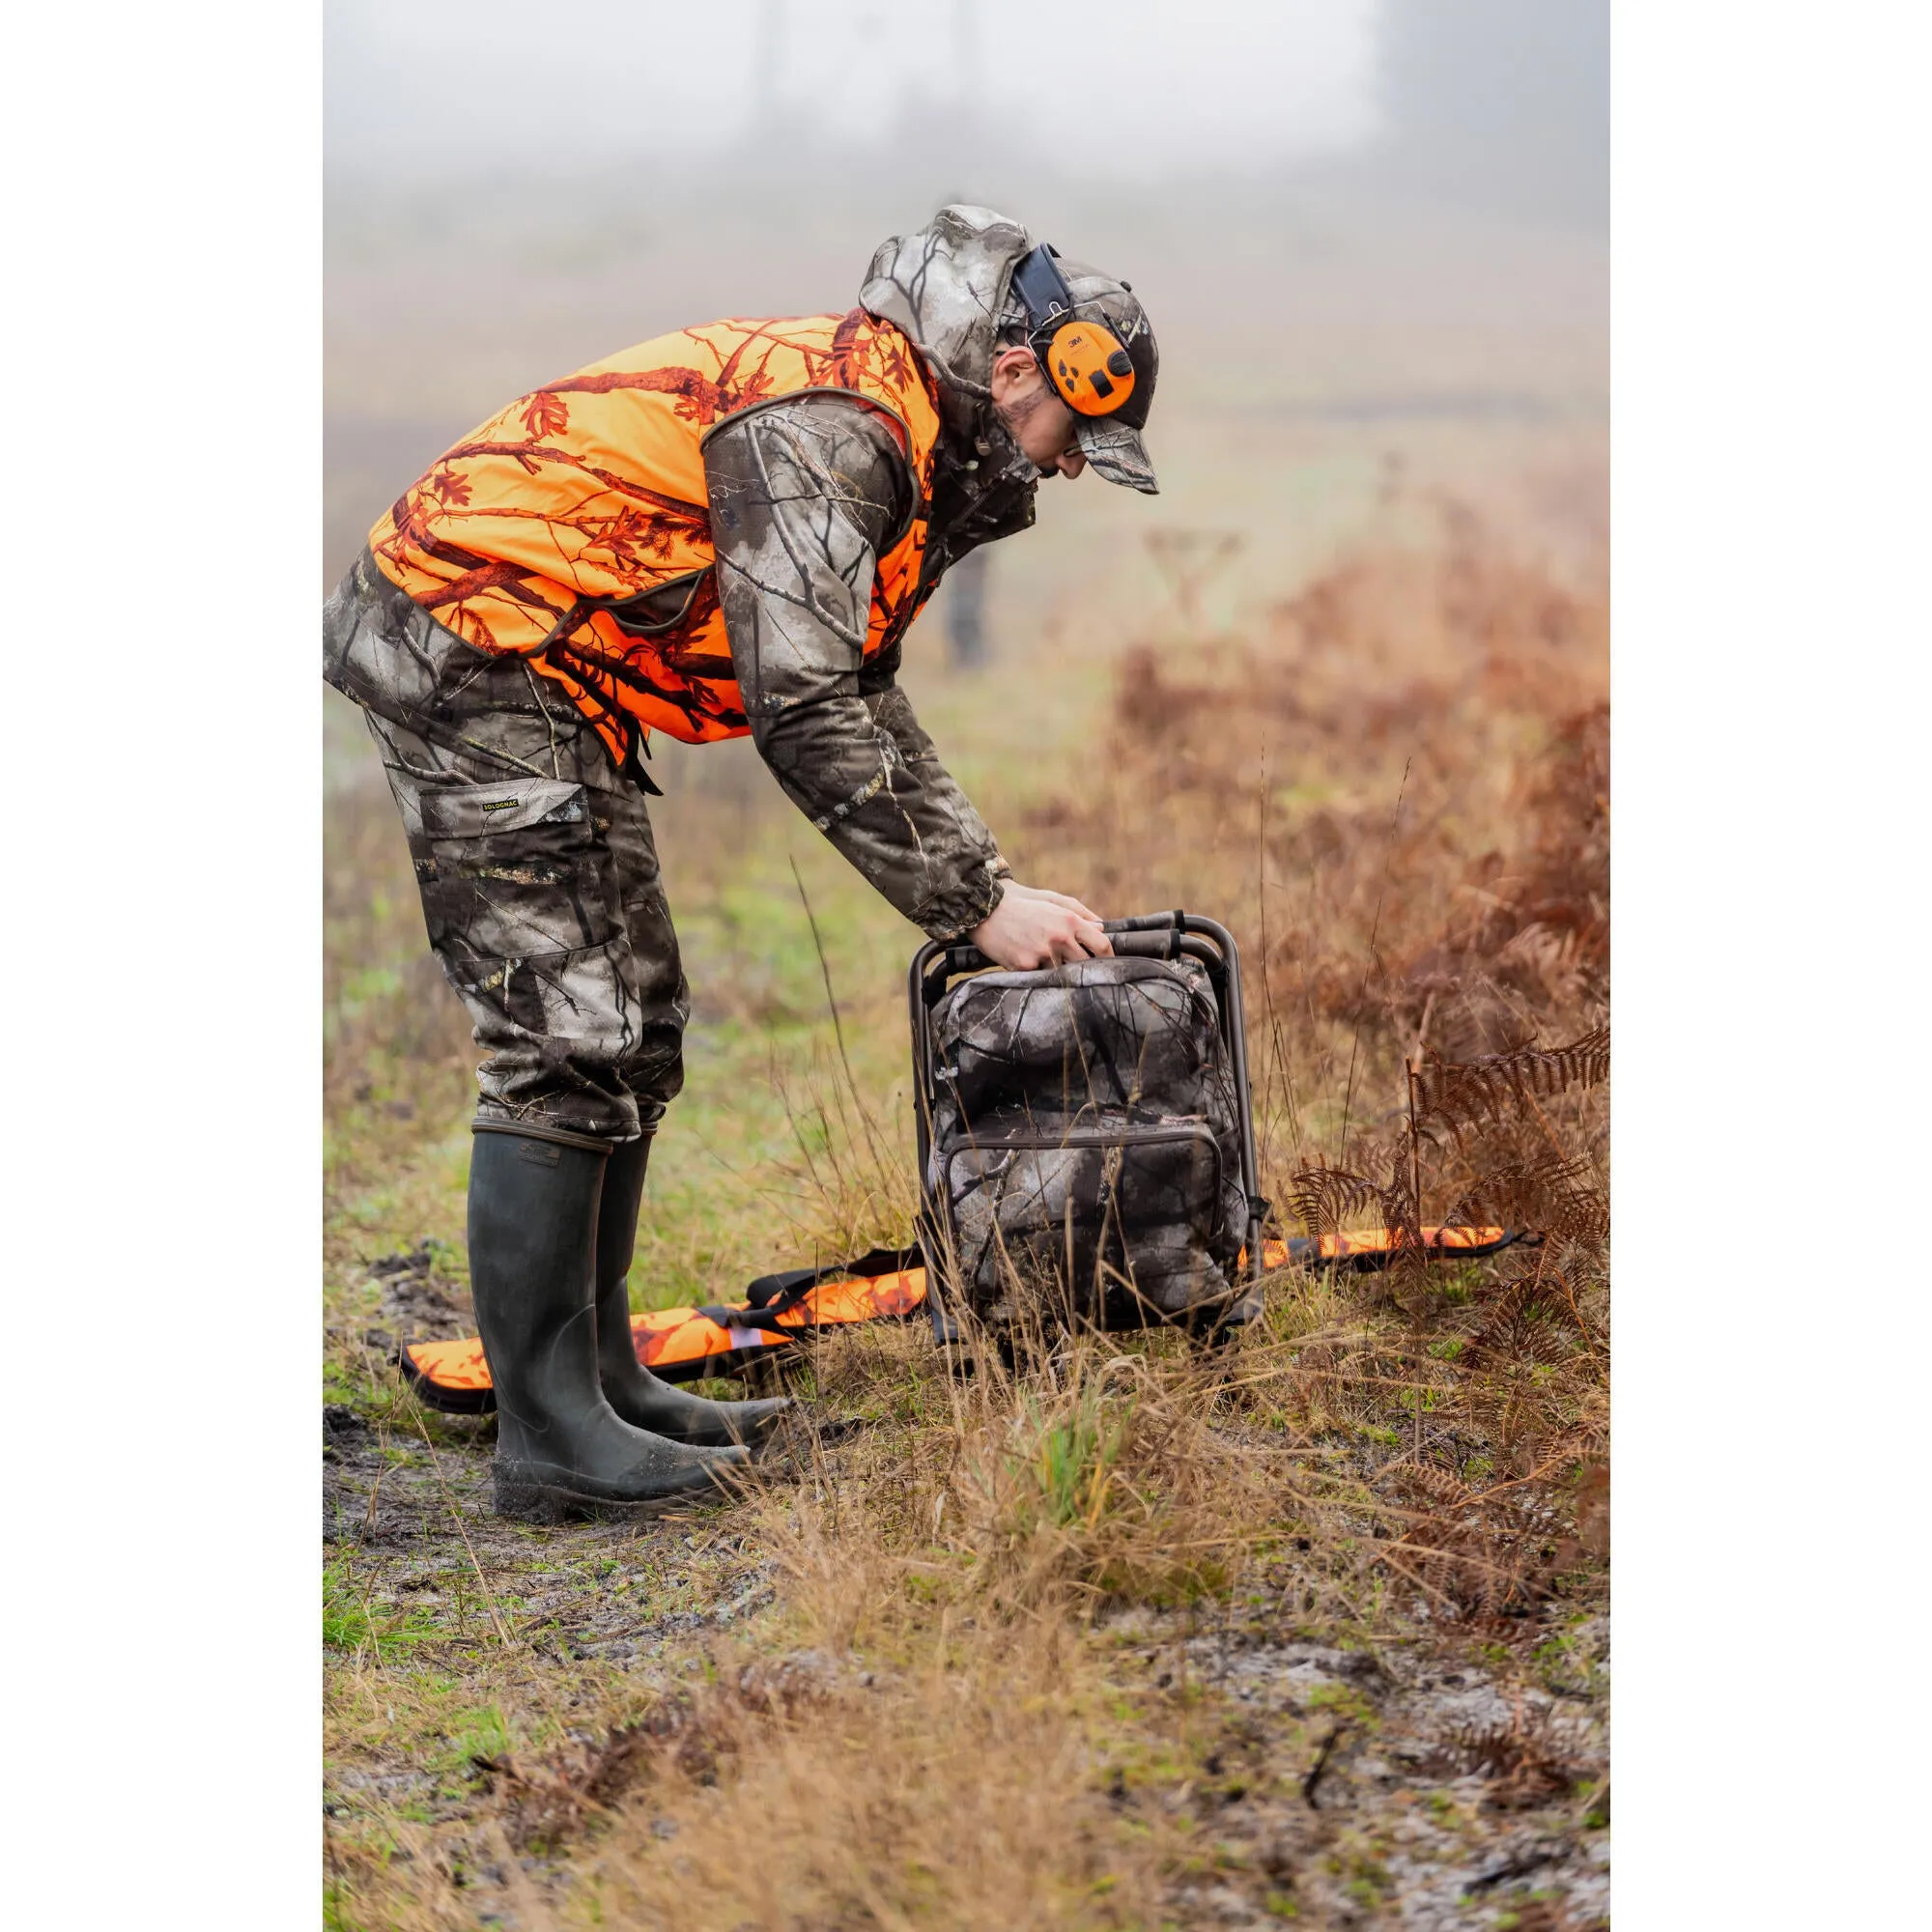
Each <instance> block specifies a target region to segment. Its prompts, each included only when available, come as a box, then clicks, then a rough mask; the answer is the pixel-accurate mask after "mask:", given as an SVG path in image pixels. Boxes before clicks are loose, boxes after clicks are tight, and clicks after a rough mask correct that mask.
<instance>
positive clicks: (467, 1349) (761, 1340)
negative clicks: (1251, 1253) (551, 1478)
mask: <svg viewBox="0 0 1932 1932" xmlns="http://www.w3.org/2000/svg"><path fill="white" fill-rule="evenodd" d="M1503 1234H1504V1230H1502V1229H1501V1228H1425V1229H1423V1231H1422V1238H1423V1241H1424V1243H1425V1245H1427V1246H1428V1247H1430V1248H1434V1249H1436V1250H1438V1251H1440V1250H1456V1249H1468V1248H1486V1247H1492V1246H1494V1245H1495V1243H1496V1242H1498V1241H1500V1240H1501V1239H1502V1238H1503ZM1397 1245H1398V1243H1397V1240H1396V1237H1395V1236H1393V1235H1391V1234H1390V1233H1389V1231H1388V1230H1387V1229H1386V1228H1378V1229H1375V1230H1373V1231H1371V1232H1368V1233H1364V1234H1357V1235H1323V1236H1321V1243H1320V1254H1321V1259H1322V1260H1323V1261H1341V1260H1345V1259H1346V1258H1347V1257H1348V1256H1350V1255H1369V1254H1389V1253H1391V1252H1393V1251H1394V1249H1395V1248H1396V1247H1397ZM1242 1259H1243V1261H1245V1259H1246V1256H1245V1254H1243V1256H1242ZM1293 1259H1294V1255H1293V1250H1292V1248H1291V1247H1290V1244H1289V1243H1288V1242H1287V1241H1268V1242H1265V1243H1264V1245H1263V1248H1262V1264H1263V1265H1264V1267H1268V1268H1278V1267H1286V1266H1288V1264H1289V1263H1290V1262H1291V1261H1292V1260H1293ZM924 1301H925V1270H924V1269H923V1268H907V1269H906V1270H905V1271H904V1272H903V1273H900V1274H882V1275H874V1276H865V1275H854V1276H852V1277H850V1278H849V1279H847V1280H842V1281H825V1282H820V1283H819V1285H818V1286H817V1287H816V1288H813V1289H810V1290H808V1291H807V1293H806V1294H805V1296H804V1298H803V1299H802V1300H800V1301H799V1302H798V1304H797V1305H796V1306H795V1307H792V1308H787V1309H786V1310H785V1311H784V1312H783V1313H782V1314H781V1315H779V1316H777V1317H775V1318H774V1319H775V1320H776V1321H777V1322H778V1324H779V1326H780V1327H781V1328H783V1329H787V1330H793V1331H796V1330H799V1329H803V1328H827V1327H836V1326H840V1325H842V1324H844V1323H847V1322H853V1321H878V1320H880V1319H882V1318H893V1317H899V1318H902V1317H904V1316H907V1315H911V1314H913V1313H914V1312H915V1311H916V1310H918V1309H919V1308H920V1307H922V1306H923V1303H924ZM723 1312H724V1313H725V1314H727V1315H729V1314H735V1313H739V1312H743V1313H745V1314H748V1315H749V1314H753V1312H754V1311H753V1309H752V1307H751V1304H750V1303H749V1302H740V1303H738V1304H737V1305H736V1307H726V1308H725V1310H724V1311H723ZM631 1335H632V1339H633V1340H634V1341H635V1342H636V1344H637V1348H638V1359H639V1361H640V1362H642V1363H643V1365H644V1366H645V1367H646V1368H647V1369H667V1370H668V1369H672V1368H683V1367H685V1366H686V1365H688V1364H689V1363H692V1362H701V1361H704V1360H707V1359H708V1358H709V1357H711V1356H713V1355H730V1354H737V1353H742V1352H743V1351H744V1350H748V1349H782V1348H786V1347H788V1346H789V1344H790V1340H791V1337H790V1335H789V1334H775V1333H773V1331H772V1330H771V1329H769V1328H754V1327H750V1326H741V1325H740V1324H739V1323H737V1322H718V1321H713V1320H712V1319H711V1317H710V1316H708V1315H705V1314H703V1313H701V1312H700V1311H699V1310H697V1309H696V1308H658V1309H653V1310H651V1311H650V1312H649V1313H647V1314H644V1315H634V1316H632V1317H631ZM404 1352H405V1354H407V1355H408V1356H409V1359H410V1362H411V1365H412V1367H413V1368H414V1369H415V1372H416V1374H417V1375H419V1376H420V1377H422V1378H423V1379H424V1380H425V1381H429V1382H434V1383H435V1384H436V1386H437V1387H439V1388H443V1389H450V1390H462V1391H465V1392H472V1391H473V1392H477V1393H480V1392H481V1391H482V1390H484V1389H487V1388H488V1387H489V1386H490V1365H489V1364H488V1363H487V1362H486V1361H485V1360H484V1359H483V1344H482V1343H481V1342H480V1341H478V1340H477V1338H476V1337H475V1336H473V1335H468V1336H465V1337H464V1338H463V1339H462V1340H460V1341H455V1342H412V1343H411V1344H410V1345H409V1346H408V1348H407V1349H406V1350H404Z"/></svg>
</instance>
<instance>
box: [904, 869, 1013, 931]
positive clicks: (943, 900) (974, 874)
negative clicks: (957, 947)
mask: <svg viewBox="0 0 1932 1932" xmlns="http://www.w3.org/2000/svg"><path fill="white" fill-rule="evenodd" d="M1011 876H1012V873H1011V871H1010V869H1009V867H1007V864H1006V862H1005V861H1004V860H1003V859H1002V858H1001V857H1000V855H999V854H998V853H997V852H996V853H994V854H993V855H992V856H991V857H990V858H988V859H985V860H983V861H982V862H981V863H980V865H979V866H978V867H975V868H974V869H973V870H972V871H970V872H968V873H967V874H966V876H965V877H964V878H963V879H961V880H960V881H959V883H958V885H957V887H956V888H955V889H954V890H952V891H951V892H948V893H946V894H945V895H942V896H937V897H934V898H930V899H928V900H927V901H926V902H925V904H924V905H923V906H922V907H921V908H920V909H919V911H918V912H917V913H916V914H915V915H914V917H913V923H914V924H915V925H917V926H918V927H919V928H920V930H921V931H922V932H923V933H924V934H925V936H926V937H927V938H928V939H949V940H950V939H963V938H964V937H965V935H966V934H967V933H969V932H971V931H972V930H973V928H974V927H975V926H976V925H978V924H979V923H980V921H982V920H983V919H985V918H986V917H987V915H988V914H989V913H991V911H992V910H993V908H994V907H995V906H996V905H998V904H999V902H1000V899H1001V897H1002V896H1003V895H1004V894H1005V892H1006V881H1007V880H1008V879H1009V878H1010V877H1011Z"/></svg>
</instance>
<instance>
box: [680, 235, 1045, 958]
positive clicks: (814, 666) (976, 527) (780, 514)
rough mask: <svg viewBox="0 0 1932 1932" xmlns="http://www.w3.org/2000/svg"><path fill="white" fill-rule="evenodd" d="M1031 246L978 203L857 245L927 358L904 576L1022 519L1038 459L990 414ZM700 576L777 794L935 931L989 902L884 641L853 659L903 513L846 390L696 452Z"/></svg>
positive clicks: (873, 305) (987, 850)
mask: <svg viewBox="0 0 1932 1932" xmlns="http://www.w3.org/2000/svg"><path fill="white" fill-rule="evenodd" d="M1031 246H1032V240H1031V238H1030V237H1029V236H1028V235H1027V233H1026V231H1025V230H1024V229H1022V228H1020V227H1019V226H1018V225H1017V224H1016V223H1013V222H1009V221H1006V220H1004V219H1003V218H1002V217H1000V216H998V215H994V214H991V213H989V212H987V211H985V210H980V209H963V208H962V209H946V210H943V211H942V212H941V213H940V214H939V215H938V216H936V217H935V218H934V220H933V221H932V222H931V223H930V224H928V226H927V227H926V228H924V229H921V230H919V231H917V232H916V233H915V234H913V235H910V236H906V237H897V236H895V237H894V238H893V239H892V240H891V241H887V242H886V243H884V244H883V246H882V247H881V248H880V249H879V251H878V253H877V254H876V255H875V256H874V258H873V262H872V268H871V270H870V273H869V274H868V277H867V283H866V286H865V289H864V292H863V295H862V300H863V301H864V302H865V305H866V306H867V309H869V310H871V311H872V312H873V313H874V314H877V315H882V316H884V317H885V319H886V320H888V321H889V322H892V323H894V324H895V326H896V327H899V328H901V329H902V330H904V331H905V333H906V334H907V336H908V337H909V338H910V339H911V340H912V342H913V344H914V347H915V348H916V349H917V350H919V352H920V353H921V355H922V356H923V357H924V359H925V360H926V363H927V366H928V367H929V368H930V369H931V371H932V374H933V377H934V380H935V382H936V383H937V384H938V387H939V394H940V406H941V416H942V421H943V423H944V425H945V427H944V430H943V433H942V435H941V438H940V442H939V445H938V448H937V451H936V452H935V458H934V466H933V478H932V502H931V510H930V520H929V526H928V530H927V535H926V547H925V555H924V561H923V567H922V573H921V582H922V584H923V586H925V587H927V588H929V587H930V586H931V585H932V584H934V583H936V582H938V580H939V578H940V577H941V576H942V575H943V574H944V572H945V571H946V569H947V568H948V566H949V565H951V564H952V563H954V562H956V561H957V560H958V559H959V558H960V557H962V556H964V555H965V554H967V553H968V552H969V551H971V550H974V549H975V548H977V547H978V546H979V545H980V544H982V543H988V542H992V541H994V540H995V539H997V538H999V537H1003V536H1008V535H1010V534H1012V533H1013V532H1014V531H1017V530H1022V529H1025V528H1027V527H1028V526H1030V525H1031V524H1032V522H1033V520H1034V492H1035V489H1036V487H1037V483H1038V471H1037V469H1035V468H1034V466H1033V464H1032V463H1030V462H1029V461H1028V460H1027V458H1026V456H1025V455H1024V454H1023V452H1022V451H1021V450H1020V448H1019V445H1018V444H1017V443H1016V442H1015V441H1014V440H1013V439H1012V437H1011V435H1010V434H1009V432H1008V430H1007V428H1006V426H1005V424H1004V423H1003V422H1002V421H1001V420H1000V418H999V415H998V413H997V412H995V410H994V409H993V407H992V400H991V396H990V394H989V392H988V390H987V388H986V384H987V383H988V381H989V380H990V377H991V373H992V362H993V357H994V355H995V354H996V351H997V342H998V334H999V325H1000V323H1001V321H1002V320H1003V317H1002V313H1001V311H1000V308H999V302H1000V299H1001V298H1002V295H1003V293H1004V288H1005V282H1006V278H1007V273H1008V270H1010V268H1011V265H1012V263H1013V262H1014V261H1016V260H1017V259H1018V258H1019V256H1020V255H1021V254H1023V253H1024V252H1025V251H1026V249H1027V248H1029V247H1031ZM704 469H705V481H706V485H707V488H708V490H709V494H710V499H711V531H712V542H713V544H714V546H715V548H716V552H717V558H718V563H717V569H718V589H719V597H720V601H721V602H722V604H723V607H724V611H725V632H726V636H727V637H728V639H729V640H730V646H731V660H732V667H733V669H734V670H735V672H736V674H737V680H738V688H739V691H740V693H741V694H742V696H743V699H744V706H745V714H746V717H747V719H748V720H749V722H750V724H751V727H752V736H753V741H754V742H755V744H756V745H757V748H758V751H759V753H760V754H761V755H762V756H763V758H764V759H765V762H766V763H767V764H768V765H769V766H770V768H771V770H772V773H773V775H774V776H775V777H776V778H777V780H778V781H779V783H780V784H781V786H782V787H783V789H784V791H785V793H786V795H787V796H788V797H789V798H790V799H791V801H792V802H793V804H795V805H796V806H797V807H798V808H799V810H801V811H803V812H804V813H805V814H806V816H807V817H809V818H810V820H811V821H812V823H813V824H814V825H815V826H816V827H817V828H818V829H819V830H820V831H821V832H823V833H824V834H825V836H826V837H827V838H829V839H831V841H832V842H833V844H835V845H836V846H837V847H838V849H839V851H840V852H842V853H843V854H844V855H845V857H846V858H847V859H849V860H850V861H851V862H852V864H853V865H854V866H856V867H858V868H859V870H860V871H861V872H863V873H864V874H865V875H866V877H867V879H869V880H870V881H871V882H872V884H873V885H874V886H876V887H877V888H878V890H879V891H880V892H881V893H882V894H884V895H885V896H886V897H887V898H888V899H890V900H891V901H892V903H893V904H894V905H895V906H896V907H897V908H898V910H899V911H900V912H902V913H903V914H904V915H905V916H906V918H908V919H909V920H911V921H912V922H913V923H915V924H916V925H919V926H921V927H923V929H924V930H925V931H926V932H927V933H929V934H931V935H932V936H933V937H935V938H951V937H952V936H953V935H955V934H957V933H961V932H965V931H967V930H970V928H972V927H973V926H975V925H977V924H978V923H980V920H982V919H984V918H985V917H986V915H987V914H988V913H989V912H990V911H991V910H992V909H993V906H994V904H995V903H996V902H997V901H998V898H999V886H998V883H997V881H998V879H999V878H1000V876H1001V875H1002V874H1003V873H1004V872H1005V870H1006V867H1005V866H1004V864H1003V862H1002V861H1001V859H1000V855H999V850H998V847H997V846H996V845H995V843H994V841H993V836H992V834H991V833H990V832H988V831H987V829H986V826H985V823H984V821H983V820H982V819H981V818H980V814H979V813H978V812H977V811H976V810H974V809H973V806H972V804H971V802H970V801H969V800H968V799H967V797H966V795H965V793H964V792H962V791H961V790H960V788H959V786H958V784H957V783H956V782H955V781H953V779H952V776H951V775H950V774H949V773H948V772H947V770H946V768H945V766H944V765H942V764H941V763H940V761H939V756H938V753H936V752H935V751H934V750H933V747H932V741H931V740H930V739H929V738H928V737H927V736H926V735H925V733H924V731H923V730H922V729H921V728H920V725H919V721H918V720H917V719H916V718H915V717H914V716H913V711H912V706H911V704H910V703H908V701H907V699H906V697H905V694H904V693H903V692H901V691H900V690H899V688H898V686H897V684H896V682H895V677H896V673H897V670H898V664H899V650H898V647H897V645H896V644H895V645H894V646H892V647H890V648H889V649H888V650H886V651H884V652H882V653H880V654H878V655H876V656H874V657H872V658H871V659H869V660H867V659H865V658H864V656H863V650H864V645H865V640H866V626H867V613H868V611H869V607H870V599H871V588H872V577H873V570H874V565H875V561H876V559H877V557H878V555H879V554H881V553H882V552H883V551H884V550H885V549H886V548H887V547H888V546H889V545H890V544H891V543H892V542H893V541H894V539H895V536H896V534H897V532H899V531H900V530H902V529H903V528H904V527H905V524H906V521H907V519H908V518H909V517H910V515H911V513H912V507H913V505H912V501H911V491H912V489H913V482H912V477H911V475H910V473H909V471H908V469H907V465H906V461H905V457H904V455H903V453H902V451H901V449H900V446H899V443H898V440H897V439H896V437H895V434H894V432H893V430H892V429H891V428H890V427H888V425H887V423H886V422H885V420H884V418H883V417H882V416H880V415H879V413H878V412H875V411H874V410H872V409H870V408H869V407H867V405H866V404H865V403H863V402H860V401H857V400H855V399H853V398H849V397H846V396H842V395H837V394H826V393H819V394H810V393H805V394H801V395H799V396H796V397H794V398H793V399H791V400H790V401H788V402H785V403H781V404H774V405H772V406H770V407H767V408H764V409H759V410H755V411H753V412H750V413H749V414H747V415H745V416H743V417H741V418H740V419H738V420H737V421H735V422H731V423H727V424H726V425H725V427H724V428H723V429H721V430H719V431H717V432H716V433H715V434H714V435H713V436H712V437H711V438H710V439H709V440H707V441H706V443H705V445H704Z"/></svg>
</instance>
